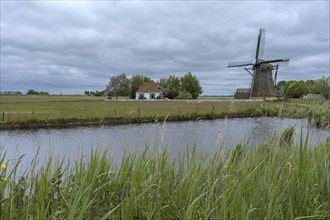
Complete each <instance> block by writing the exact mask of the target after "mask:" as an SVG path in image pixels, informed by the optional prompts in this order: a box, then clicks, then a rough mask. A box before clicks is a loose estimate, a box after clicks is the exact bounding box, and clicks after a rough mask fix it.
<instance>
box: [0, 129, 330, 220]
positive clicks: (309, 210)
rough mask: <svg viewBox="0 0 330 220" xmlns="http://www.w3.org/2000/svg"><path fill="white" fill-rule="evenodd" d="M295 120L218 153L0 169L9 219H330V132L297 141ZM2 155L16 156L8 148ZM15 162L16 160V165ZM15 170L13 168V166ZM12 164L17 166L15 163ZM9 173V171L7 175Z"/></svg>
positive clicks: (103, 155) (99, 156) (99, 157)
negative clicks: (262, 138)
mask: <svg viewBox="0 0 330 220" xmlns="http://www.w3.org/2000/svg"><path fill="white" fill-rule="evenodd" d="M292 132H293V131H292V128H290V127H289V128H288V129H286V130H285V131H284V132H283V133H282V134H280V135H278V136H277V137H274V138H272V139H270V140H269V141H268V142H265V143H263V144H260V145H259V146H255V147H251V146H248V145H246V144H245V143H241V144H239V145H237V146H236V148H234V149H233V150H227V151H225V150H223V149H219V150H218V152H217V153H215V154H214V155H207V154H197V153H196V152H195V151H193V152H192V153H191V154H190V155H186V154H184V155H180V156H178V157H177V158H176V159H173V158H172V157H171V156H170V155H169V153H168V152H167V151H166V149H165V150H164V151H162V152H158V151H157V147H154V148H153V147H148V146H147V147H146V148H145V150H144V152H142V153H140V154H138V153H137V152H127V153H126V154H125V156H124V157H123V159H122V163H121V164H119V165H116V164H114V163H113V162H112V160H111V158H108V157H107V151H105V152H97V151H92V152H91V154H90V157H89V159H88V160H87V161H86V160H85V161H84V159H83V157H81V159H80V160H78V161H74V162H71V166H70V168H69V167H67V166H64V164H65V161H58V160H55V159H54V158H52V157H50V158H49V159H48V162H46V163H45V164H44V165H43V166H42V168H40V169H36V163H35V161H36V160H37V155H36V157H35V160H34V161H33V162H32V163H31V167H30V168H29V169H28V170H27V171H26V172H25V173H24V174H22V175H19V174H18V172H17V170H18V169H19V167H20V164H19V163H17V164H16V166H14V167H7V168H6V169H1V170H0V175H1V178H2V179H1V180H0V199H1V200H0V201H1V205H0V216H1V219H329V218H330V206H329V204H330V175H329V173H330V136H329V138H328V140H327V141H325V142H320V143H318V144H317V145H316V146H309V144H308V138H306V139H305V140H304V139H303V138H301V140H300V144H298V145H292V141H291V140H292ZM0 152H1V154H0V161H1V163H6V164H7V165H8V164H11V163H9V162H10V161H7V158H6V155H5V153H4V152H3V151H0ZM8 166H9V165H8ZM7 170H8V171H7ZM9 170H11V171H9ZM3 178H6V180H5V179H3Z"/></svg>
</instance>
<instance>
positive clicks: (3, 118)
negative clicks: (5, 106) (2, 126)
mask: <svg viewBox="0 0 330 220" xmlns="http://www.w3.org/2000/svg"><path fill="white" fill-rule="evenodd" d="M4 121H5V112H2V122H4Z"/></svg>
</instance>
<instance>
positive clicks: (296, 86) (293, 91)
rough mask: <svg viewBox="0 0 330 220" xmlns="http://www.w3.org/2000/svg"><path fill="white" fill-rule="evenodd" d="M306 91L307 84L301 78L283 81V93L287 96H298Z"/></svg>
mask: <svg viewBox="0 0 330 220" xmlns="http://www.w3.org/2000/svg"><path fill="white" fill-rule="evenodd" d="M306 93H307V86H306V84H305V82H304V81H303V80H300V81H296V80H290V81H287V82H286V83H285V89H284V94H285V96H287V97H292V98H300V97H301V96H303V95H304V94H306Z"/></svg>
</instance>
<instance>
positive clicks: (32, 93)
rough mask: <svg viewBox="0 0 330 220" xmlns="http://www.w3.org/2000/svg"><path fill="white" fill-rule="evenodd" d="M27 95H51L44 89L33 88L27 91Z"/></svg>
mask: <svg viewBox="0 0 330 220" xmlns="http://www.w3.org/2000/svg"><path fill="white" fill-rule="evenodd" d="M26 94H27V95H49V93H48V92H44V91H35V90H33V89H29V90H28V91H27V93H26Z"/></svg>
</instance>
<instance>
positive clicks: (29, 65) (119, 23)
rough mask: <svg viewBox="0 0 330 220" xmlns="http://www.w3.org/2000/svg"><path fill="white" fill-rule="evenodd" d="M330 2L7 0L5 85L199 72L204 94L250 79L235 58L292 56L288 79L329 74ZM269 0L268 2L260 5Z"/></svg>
mask: <svg viewBox="0 0 330 220" xmlns="http://www.w3.org/2000/svg"><path fill="white" fill-rule="evenodd" d="M328 8H329V2H325V1H324V2H323V1H318V2H275V1H262V2H259V1H251V2H250V1H249V2H232V3H231V2H221V1H220V2H199V1H198V2H175V1H174V2H103V1H97V2H40V1H35V2H7V1H6V2H1V90H22V91H26V90H27V89H30V88H36V89H40V90H49V91H52V92H54V93H65V92H70V93H76V92H78V93H82V92H83V91H84V90H91V89H99V90H100V89H103V88H104V87H105V84H106V83H107V82H108V80H109V76H111V75H115V74H119V73H122V72H123V73H126V74H127V75H128V76H132V75H134V74H138V73H139V74H147V75H149V76H150V77H151V78H153V79H155V80H158V79H160V78H163V77H167V76H169V75H170V74H172V75H173V74H176V75H179V76H182V75H183V74H184V73H186V72H189V71H190V72H192V73H193V74H195V75H197V76H198V78H199V79H200V81H201V83H202V86H203V90H204V94H229V93H233V92H234V91H235V89H236V88H237V87H248V86H249V83H250V80H251V78H250V76H249V75H248V74H247V73H246V72H245V70H244V69H242V68H234V69H227V68H226V66H227V62H228V61H240V60H249V59H252V58H253V57H254V53H255V46H256V40H257V39H256V37H257V32H258V28H260V27H266V28H267V37H266V47H265V57H266V58H285V57H290V58H291V62H290V65H289V67H287V68H281V69H280V72H279V74H280V75H279V80H286V79H304V80H305V79H314V78H317V77H320V76H322V75H327V74H329V10H328ZM261 9H262V10H261Z"/></svg>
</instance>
